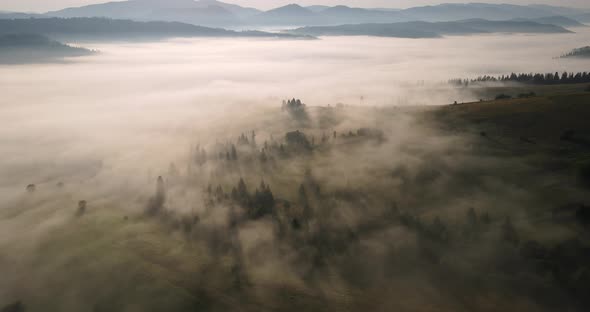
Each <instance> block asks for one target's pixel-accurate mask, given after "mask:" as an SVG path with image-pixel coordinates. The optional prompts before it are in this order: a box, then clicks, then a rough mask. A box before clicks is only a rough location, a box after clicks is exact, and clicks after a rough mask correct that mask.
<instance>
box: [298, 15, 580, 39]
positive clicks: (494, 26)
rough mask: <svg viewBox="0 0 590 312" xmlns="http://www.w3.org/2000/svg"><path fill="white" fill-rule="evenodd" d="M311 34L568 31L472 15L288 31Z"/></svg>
mask: <svg viewBox="0 0 590 312" xmlns="http://www.w3.org/2000/svg"><path fill="white" fill-rule="evenodd" d="M289 32H290V33H295V34H300V35H310V36H379V37H398V38H437V37H442V36H448V35H470V34H484V33H569V32H570V31H569V30H567V29H565V28H563V27H561V26H556V25H549V24H541V23H536V22H532V21H488V20H483V19H471V20H464V21H457V22H435V23H431V22H401V23H389V24H378V23H371V24H348V25H339V26H308V27H302V28H298V29H294V30H291V31H289Z"/></svg>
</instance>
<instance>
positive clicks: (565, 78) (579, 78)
mask: <svg viewBox="0 0 590 312" xmlns="http://www.w3.org/2000/svg"><path fill="white" fill-rule="evenodd" d="M481 82H519V83H526V84H538V85H551V84H572V83H587V82H590V73H588V72H578V73H573V72H571V73H568V72H563V73H561V74H560V73H558V72H556V73H546V74H541V73H520V74H516V73H512V74H510V75H502V76H488V75H485V76H480V77H477V78H475V79H451V80H449V84H451V85H454V86H462V87H467V86H469V85H470V84H477V83H481Z"/></svg>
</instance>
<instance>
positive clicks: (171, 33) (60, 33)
mask: <svg viewBox="0 0 590 312" xmlns="http://www.w3.org/2000/svg"><path fill="white" fill-rule="evenodd" d="M15 33H32V34H42V35H50V36H52V37H56V38H68V39H82V40H86V39H91V40H96V39H124V40H135V39H152V38H170V37H283V38H296V37H294V36H293V35H289V34H273V33H266V32H237V31H231V30H225V29H221V28H209V27H203V26H195V25H191V24H184V23H178V22H153V21H152V22H137V21H131V20H113V19H105V18H67V19H64V18H37V19H14V20H0V35H2V34H15Z"/></svg>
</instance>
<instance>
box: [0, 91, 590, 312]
mask: <svg viewBox="0 0 590 312" xmlns="http://www.w3.org/2000/svg"><path fill="white" fill-rule="evenodd" d="M551 88H552V89H556V90H557V89H559V92H554V93H555V94H558V95H546V96H545V95H544V96H539V97H534V98H529V99H514V100H502V101H489V102H482V103H468V104H463V105H450V106H445V107H436V108H429V109H426V110H423V111H422V115H421V116H423V117H424V120H427V121H428V122H430V121H433V120H434V121H435V122H436V123H437V124H438V127H439V128H437V129H438V130H440V131H445V132H449V133H452V134H453V135H459V136H462V137H465V136H466V137H469V138H470V142H473V144H474V149H473V150H471V152H470V153H473V154H476V155H479V156H481V155H485V156H486V157H487V156H489V155H494V157H500V158H501V159H505V160H506V161H517V162H526V163H527V164H528V165H530V167H531V168H532V169H530V168H529V167H527V168H529V169H522V170H523V171H522V172H523V173H525V175H526V174H528V175H530V174H532V173H536V172H537V173H540V174H544V177H545V178H547V179H548V180H551V179H555V180H556V181H558V182H560V183H563V181H566V182H565V183H566V184H572V185H573V184H575V181H572V180H571V179H572V177H573V176H574V174H575V170H576V163H578V162H583V161H586V160H588V157H589V156H588V155H589V153H588V151H589V149H588V148H587V147H586V146H583V145H579V144H575V143H571V142H564V141H562V140H560V136H561V135H562V133H563V132H564V131H565V130H568V129H572V130H574V131H577V132H579V133H582V134H583V135H585V134H586V133H590V124H589V123H588V122H587V116H590V93H571V92H569V91H566V90H569V88H574V87H573V86H563V87H560V86H552V87H551ZM535 92H537V90H535ZM538 93H541V92H538ZM547 93H548V94H549V93H551V92H550V91H548V90H547ZM543 94H544V93H543ZM323 110H324V109H319V113H318V114H319V115H320V118H321V115H322V111H323ZM391 114H397V113H396V110H393V111H392V112H391ZM275 117H276V116H274V115H272V116H270V117H269V120H270V119H271V118H275ZM389 117H390V116H389V115H387V114H385V115H384V116H383V117H382V118H383V119H385V120H387V118H389ZM327 123H328V125H329V126H330V125H331V123H330V122H327ZM438 130H437V131H438ZM481 132H485V136H482V135H481ZM531 142H533V143H531ZM347 144H350V143H347ZM339 148H343V149H344V150H345V149H346V145H345V144H343V145H342V146H340V147H339ZM453 155H456V154H452V155H451V156H453ZM425 156H428V155H425ZM477 160H478V161H481V160H485V158H478V159H477ZM315 161H318V162H319V163H322V162H329V161H330V158H322V157H321V156H320V157H318V158H316V159H315ZM361 165H362V164H361ZM465 166H466V167H469V166H470V165H469V164H467V163H466V164H465ZM368 167H369V169H371V166H370V165H369V166H368ZM298 168H300V167H299V166H298V165H297V164H295V165H294V166H290V167H287V168H283V169H280V170H283V172H284V175H281V176H280V177H277V178H275V181H271V183H272V185H277V187H276V188H274V189H275V190H276V193H278V194H282V195H283V196H282V197H289V196H292V195H289V194H288V192H289V191H288V189H289V187H291V186H290V185H289V184H290V183H293V181H292V180H291V181H288V180H289V178H288V177H290V176H291V175H289V173H293V174H297V171H300V170H299V169H298ZM363 168H365V166H364V165H363ZM474 168H479V167H474ZM371 170H372V169H371ZM449 170H450V169H449ZM552 170H554V171H555V172H553V171H552ZM517 171H518V170H517ZM544 171H551V172H544ZM375 172H376V173H379V172H381V171H380V168H379V167H375ZM451 172H452V171H451ZM336 173H338V171H336ZM479 173H481V172H479ZM300 174H301V173H300V172H299V175H300ZM476 174H478V172H476ZM498 174H499V175H501V174H500V173H498ZM502 174H503V175H504V177H505V178H506V179H514V176H518V175H519V174H521V172H517V173H510V172H508V173H502ZM513 174H514V176H513ZM374 178H375V181H381V180H380V179H385V178H384V177H381V176H378V175H375V176H374ZM297 179H299V178H297ZM384 181H385V180H384ZM525 181H528V180H525ZM541 182H544V181H541ZM254 183H256V181H254ZM448 183H450V184H451V185H454V184H453V183H454V182H453V181H448ZM515 184H517V185H518V184H519V182H517V183H515ZM541 184H543V183H541ZM281 185H283V186H281ZM570 186H571V185H566V186H564V187H553V188H552V189H551V188H550V189H547V190H553V191H564V188H568V187H570ZM381 187H384V188H388V187H389V184H386V185H385V186H383V185H381V186H380V185H375V186H373V185H368V186H366V191H367V194H368V195H370V196H369V197H371V196H375V197H379V196H385V198H387V196H388V194H385V195H382V194H383V190H381V189H380V188H381ZM537 187H538V186H537V185H525V186H524V188H537ZM291 188H292V187H291ZM281 189H284V190H281ZM371 192H374V193H371ZM565 192H566V193H564V194H566V195H564V196H566V197H567V194H570V193H567V192H569V191H568V190H565ZM458 194H460V193H458ZM491 195H492V196H493V194H491ZM424 196H425V195H424ZM428 196H435V195H430V194H429V195H428ZM428 196H425V197H428ZM458 196H459V195H458ZM293 197H294V196H293ZM434 199H436V196H435V197H434ZM29 200H30V199H29ZM417 204H418V205H420V204H424V203H421V202H418V203H417ZM116 205H117V203H107V204H105V205H104V206H111V208H113V207H112V206H115V207H116ZM23 206H29V207H36V208H35V209H32V210H31V211H27V212H24V213H23V215H21V216H20V220H21V222H22V224H23V225H26V224H31V223H36V224H37V223H41V222H42V220H51V219H57V220H60V222H63V223H60V225H61V226H57V227H55V228H52V229H50V230H49V231H48V232H47V233H46V234H44V238H43V239H42V240H40V242H39V243H38V244H37V241H36V240H37V239H32V238H31V239H28V240H26V242H27V243H26V244H22V242H19V243H9V242H6V241H2V240H0V243H2V244H1V245H0V247H2V248H3V250H5V251H8V253H6V254H5V256H2V255H0V267H4V268H6V267H11V268H13V272H12V273H14V272H17V274H15V276H29V277H30V279H31V280H33V281H39V282H37V283H33V285H36V286H33V289H32V290H31V289H30V287H31V286H30V284H28V283H27V282H24V281H22V282H19V281H17V280H16V279H15V280H14V281H13V283H11V282H10V280H8V283H11V284H10V286H13V288H14V289H16V290H13V291H11V292H2V291H0V299H5V298H13V297H18V296H20V295H22V296H24V297H26V304H27V306H28V307H30V308H31V311H41V310H43V311H52V310H54V311H67V310H70V311H74V310H75V311H115V310H116V311H120V310H124V309H125V311H166V310H167V311H192V310H195V311H202V310H211V311H228V310H234V311H238V310H240V311H272V310H284V311H302V310H305V311H325V310H330V309H332V310H335V311H336V310H338V311H345V310H350V311H358V310H370V311H378V310H384V311H385V310H390V308H391V307H395V308H397V309H401V310H406V311H410V310H411V311H444V310H447V311H458V310H480V311H500V310H522V311H525V310H531V311H540V310H543V309H541V308H540V307H539V306H537V305H536V304H537V303H533V302H530V301H528V300H526V297H525V296H522V295H518V294H513V293H510V292H509V291H506V292H502V291H497V289H496V288H494V287H493V286H491V285H494V284H498V285H500V287H501V285H503V284H504V283H515V282H519V280H516V279H515V280H503V278H504V277H500V276H492V275H490V276H488V277H487V278H488V282H486V285H487V286H476V285H479V284H480V283H483V281H479V277H477V276H471V277H469V276H468V277H458V276H454V275H453V273H452V271H448V272H446V273H444V274H443V273H441V272H438V271H434V270H433V271H432V272H429V270H430V269H429V268H428V266H424V267H420V265H419V264H418V268H417V270H416V271H412V272H405V273H404V272H398V273H397V276H396V278H395V279H396V280H397V282H396V283H394V284H391V285H389V286H387V287H385V288H381V287H358V288H357V287H354V288H350V287H344V286H338V285H328V286H326V285H324V289H329V290H325V291H324V292H318V291H317V290H314V289H312V288H309V287H308V286H305V285H299V284H297V283H295V284H293V283H288V282H285V285H286V286H285V287H281V286H280V285H281V281H279V280H280V278H278V277H277V279H278V281H275V283H272V282H271V283H267V282H260V283H255V284H254V285H251V286H252V287H251V288H250V289H249V290H248V291H245V292H240V291H236V290H235V289H234V287H233V286H232V282H231V277H230V273H229V271H230V269H231V267H232V263H233V260H232V259H229V258H225V257H221V258H215V259H213V258H211V257H210V256H209V253H208V252H207V251H206V249H207V246H206V245H205V243H204V242H203V241H200V240H198V239H196V240H195V241H192V240H190V239H189V240H187V239H186V238H185V237H183V236H182V235H179V234H178V233H176V232H174V231H172V230H170V229H169V228H168V227H166V226H165V225H161V224H159V223H158V222H153V221H151V220H146V219H144V218H143V217H141V216H139V215H136V216H135V215H131V216H130V218H129V220H127V221H125V220H124V219H123V216H124V214H123V213H120V212H118V210H116V209H113V210H109V209H104V210H94V212H91V213H89V214H87V215H86V216H84V218H81V219H76V218H74V217H73V216H72V213H71V212H72V211H73V209H71V210H72V211H70V210H68V209H65V211H64V209H63V208H60V210H55V209H52V208H50V207H45V208H43V207H44V206H43V202H42V201H41V199H39V201H35V202H28V203H27V202H25V203H20V204H19V208H18V209H19V210H20V207H23ZM39 207H40V208H39ZM500 208H501V207H498V209H500ZM15 209H16V208H15ZM15 213H17V212H15V211H14V210H5V211H2V214H1V215H0V227H1V226H2V224H3V223H2V222H3V220H8V221H10V220H9V218H12V217H14V214H15ZM425 216H426V217H428V216H429V215H428V213H426V214H425ZM8 221H6V224H5V225H8V224H10V223H8ZM11 229H12V228H11ZM14 230H18V228H16V227H15V228H14ZM525 235H526V234H525ZM535 235H536V234H535ZM22 250H27V251H29V252H34V253H38V254H40V255H42V257H41V258H38V259H36V260H34V261H33V262H23V263H15V262H13V260H14V259H12V258H11V257H9V256H6V255H8V254H9V253H12V252H14V253H15V254H18V253H20V252H22ZM475 256H477V255H474V257H475ZM458 262H461V261H458ZM37 268H43V269H37ZM332 274H336V273H335V272H332ZM430 274H432V275H430ZM445 274H446V275H445ZM419 275H424V276H421V277H420V278H415V277H416V276H419ZM406 276H411V278H410V277H409V278H407V280H406ZM66 277H67V278H66ZM326 280H327V281H332V282H334V281H337V279H330V278H327V279H326ZM40 281H43V282H40ZM441 281H448V282H445V283H444V284H442V282H441ZM490 281H491V282H490ZM5 283H6V282H5ZM439 283H440V284H439ZM465 283H467V284H469V283H473V290H471V291H465V289H464V288H463V287H462V286H464V284H465ZM21 284H22V287H19V285H21ZM455 284H457V285H456V287H457V288H456V289H455ZM14 285H16V287H14ZM25 285H26V286H25ZM523 285H525V287H526V284H523ZM0 286H2V282H0ZM5 286H7V285H5ZM35 287H38V288H35ZM482 287H483V288H482ZM0 288H2V287H0ZM459 289H461V291H460V292H459ZM441 290H444V292H442V293H441ZM539 291H541V290H539ZM454 292H457V293H454ZM30 293H33V294H34V295H33V296H32V297H31V296H30V295H29V294H30ZM451 295H456V296H457V297H461V298H462V299H461V300H460V301H449V300H447V298H446V297H448V296H451ZM56 298H60V299H59V300H56ZM424 298H427V299H428V300H426V302H425V300H424ZM85 299H86V300H87V301H88V302H93V303H94V305H93V306H90V305H88V306H85V305H84V300H85ZM58 302H59V304H57V306H56V303H58ZM50 307H54V308H53V309H52V308H50Z"/></svg>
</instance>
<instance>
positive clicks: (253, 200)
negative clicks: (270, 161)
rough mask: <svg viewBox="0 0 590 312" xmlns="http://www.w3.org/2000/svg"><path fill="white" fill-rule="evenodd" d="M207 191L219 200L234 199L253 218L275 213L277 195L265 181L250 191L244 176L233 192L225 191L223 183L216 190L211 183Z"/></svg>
mask: <svg viewBox="0 0 590 312" xmlns="http://www.w3.org/2000/svg"><path fill="white" fill-rule="evenodd" d="M207 193H208V194H209V196H210V197H214V198H216V199H217V200H218V201H223V200H228V199H229V200H232V201H233V202H235V203H237V204H238V205H240V206H241V207H243V208H244V209H246V212H247V215H248V217H249V218H251V219H258V218H261V217H263V216H265V215H272V214H274V207H275V197H274V195H273V193H272V191H271V189H270V185H268V184H266V183H265V182H264V181H261V182H260V186H259V187H258V188H256V189H255V191H254V192H250V191H248V186H247V185H246V182H245V181H244V179H243V178H240V180H239V181H238V184H237V185H236V186H235V187H233V188H232V190H231V193H230V194H227V193H225V192H224V190H223V187H222V186H221V185H219V186H217V188H216V189H215V191H213V188H212V186H211V185H209V186H208V187H207Z"/></svg>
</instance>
